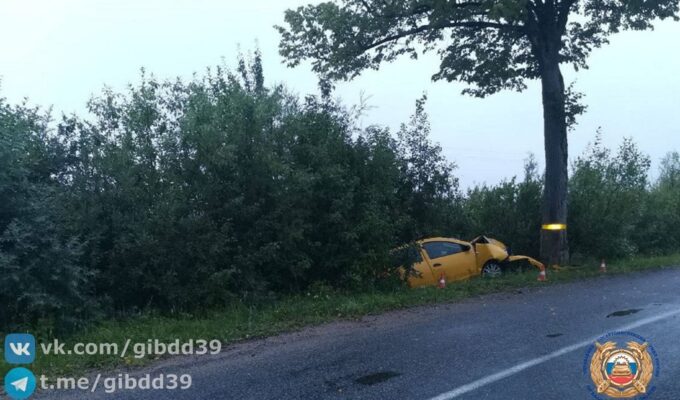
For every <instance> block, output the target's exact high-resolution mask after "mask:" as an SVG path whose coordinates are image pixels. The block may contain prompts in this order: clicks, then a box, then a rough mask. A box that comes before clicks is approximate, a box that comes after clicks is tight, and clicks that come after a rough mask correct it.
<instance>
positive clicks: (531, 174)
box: [465, 155, 543, 257]
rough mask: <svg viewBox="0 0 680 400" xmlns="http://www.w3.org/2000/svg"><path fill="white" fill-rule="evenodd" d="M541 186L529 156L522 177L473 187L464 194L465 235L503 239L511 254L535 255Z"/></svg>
mask: <svg viewBox="0 0 680 400" xmlns="http://www.w3.org/2000/svg"><path fill="white" fill-rule="evenodd" d="M542 192H543V185H542V184H541V177H540V176H539V175H538V166H537V163H536V160H535V158H534V156H533V155H530V157H529V158H528V159H527V161H526V163H525V174H524V179H523V180H522V181H521V182H517V180H516V178H512V179H510V180H506V181H503V182H501V183H499V184H498V185H495V186H487V185H482V186H476V187H474V188H472V189H470V190H468V193H467V199H466V201H465V216H466V218H467V224H468V232H469V236H472V235H478V234H485V235H488V236H490V237H494V238H497V239H499V240H501V241H504V242H505V243H506V244H507V245H510V246H511V249H512V252H513V253H515V254H523V255H529V256H533V257H538V246H537V244H538V241H539V234H540V229H541V215H540V212H539V210H540V207H541V194H542Z"/></svg>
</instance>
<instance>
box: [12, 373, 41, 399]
mask: <svg viewBox="0 0 680 400" xmlns="http://www.w3.org/2000/svg"><path fill="white" fill-rule="evenodd" d="M35 384H36V382H35V375H33V373H32V372H31V371H29V370H27V369H26V368H14V369H13V370H11V371H9V372H8V373H7V375H5V392H7V396H9V398H10V399H13V400H24V399H27V398H29V397H31V395H32V394H33V392H34V391H35Z"/></svg>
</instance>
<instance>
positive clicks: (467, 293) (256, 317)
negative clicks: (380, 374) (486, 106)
mask: <svg viewBox="0 0 680 400" xmlns="http://www.w3.org/2000/svg"><path fill="white" fill-rule="evenodd" d="M598 266H599V264H597V263H589V264H584V265H582V266H578V267H565V268H563V269H562V270H560V271H552V270H551V271H548V279H549V281H548V282H537V281H536V276H537V273H536V272H535V270H534V271H531V272H527V273H518V274H509V275H506V276H504V277H502V278H498V279H492V280H487V279H474V280H472V281H468V282H460V283H453V284H449V285H448V286H447V288H446V289H435V288H425V289H417V290H407V289H396V290H393V291H373V292H359V293H341V292H336V291H330V290H329V291H319V292H317V293H311V292H310V293H306V294H303V295H297V296H293V297H287V298H283V299H280V300H277V301H275V302H271V303H267V304H261V305H258V306H247V305H244V304H235V305H233V306H231V307H228V308H225V309H222V310H219V311H212V312H208V313H205V314H204V315H201V316H200V317H197V316H193V315H177V316H173V317H162V316H157V315H139V316H135V317H129V318H127V319H124V320H116V321H105V322H102V323H99V324H97V325H96V326H93V327H91V328H90V329H88V330H87V331H85V332H81V333H78V334H75V335H72V336H71V337H68V338H59V339H60V341H63V342H64V343H66V346H65V349H69V348H71V347H72V346H73V345H74V344H75V343H116V344H117V345H118V346H119V351H120V349H122V348H123V347H124V343H125V342H126V340H127V339H130V340H131V342H132V343H146V342H147V341H148V340H149V339H158V340H159V341H160V342H166V343H169V342H173V341H174V340H176V339H179V340H180V341H181V342H184V341H188V340H189V339H194V340H196V339H205V340H212V339H218V340H221V341H222V342H224V343H225V344H228V343H233V342H236V341H240V340H245V339H250V338H256V337H264V336H269V335H274V334H277V333H281V332H286V331H291V330H295V329H299V328H301V327H304V326H309V325H315V324H320V323H323V322H328V321H333V320H338V319H352V318H358V317H361V316H364V315H368V314H376V313H381V312H384V311H388V310H395V309H400V308H405V307H411V306H417V305H423V304H435V303H447V302H455V301H458V300H461V299H465V298H469V297H473V296H478V295H482V294H487V293H493V292H502V291H505V290H509V289H514V288H522V287H532V286H539V285H550V284H555V283H562V282H569V281H574V280H578V279H585V278H590V277H595V276H599V275H601V274H600V272H599V269H598ZM666 266H680V254H676V255H672V256H659V257H645V258H633V259H627V260H622V261H617V262H612V263H611V264H610V265H608V272H607V273H608V274H609V275H614V274H622V273H629V272H636V271H642V270H648V269H654V268H661V267H666ZM53 339H54V338H38V342H39V343H41V342H48V341H51V340H53ZM0 351H2V350H0ZM3 359H4V357H3ZM154 360H155V358H153V357H144V358H136V357H135V353H134V351H133V348H132V347H131V348H130V349H129V350H128V354H127V355H126V357H124V358H121V357H120V356H114V355H92V356H89V355H88V356H76V355H60V356H55V355H47V356H46V355H42V354H41V352H40V351H39V352H38V356H37V359H36V362H35V363H34V364H32V366H31V367H30V368H31V369H32V371H33V372H34V373H35V374H36V375H38V374H45V375H48V376H71V375H74V374H82V373H84V372H86V371H88V370H91V369H108V368H114V367H119V366H126V365H127V366H141V365H144V364H148V363H149V362H152V361H154ZM10 368H11V366H9V365H8V364H6V363H4V362H3V363H2V364H1V365H0V374H2V375H4V374H5V373H6V372H7V371H8V370H9V369H10Z"/></svg>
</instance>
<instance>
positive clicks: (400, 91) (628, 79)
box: [0, 0, 680, 187]
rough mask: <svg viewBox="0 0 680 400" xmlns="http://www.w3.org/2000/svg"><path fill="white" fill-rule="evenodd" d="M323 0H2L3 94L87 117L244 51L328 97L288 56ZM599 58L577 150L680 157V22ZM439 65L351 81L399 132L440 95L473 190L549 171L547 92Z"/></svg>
mask: <svg viewBox="0 0 680 400" xmlns="http://www.w3.org/2000/svg"><path fill="white" fill-rule="evenodd" d="M308 2H309V0H250V1H226V0H172V1H168V0H0V37H1V38H2V40H1V41H0V77H2V78H1V79H2V84H1V85H2V86H1V88H0V96H3V97H6V98H7V99H8V100H10V101H12V102H18V101H21V99H23V98H24V97H28V98H29V99H30V101H31V103H34V104H39V105H43V106H50V105H52V106H54V110H55V111H56V112H57V113H60V112H62V111H63V112H67V113H68V112H72V111H76V112H78V113H82V111H83V109H84V105H85V102H86V101H87V99H88V98H89V97H90V96H91V95H92V94H95V93H97V92H99V90H100V89H101V88H102V87H103V85H105V84H106V85H109V86H111V87H113V88H114V89H124V88H125V85H126V83H128V82H135V81H136V80H137V78H138V76H139V69H140V67H145V68H146V69H147V70H148V71H149V72H152V73H154V74H155V75H156V76H157V77H159V78H172V77H175V76H181V77H189V76H191V74H192V73H193V72H199V73H201V72H203V71H204V70H205V68H206V67H208V66H214V65H217V64H221V59H222V57H224V58H225V59H226V62H227V64H230V65H233V60H234V59H235V55H236V53H237V50H238V46H239V44H240V46H241V48H242V49H243V50H245V51H247V50H249V49H252V48H254V47H255V42H256V41H257V42H258V43H259V47H260V49H261V50H262V53H263V55H264V67H265V78H266V79H267V80H268V81H269V82H270V83H272V82H285V83H286V84H287V86H289V87H290V88H292V89H294V90H295V91H297V92H299V93H300V94H305V93H310V92H314V91H315V90H316V78H315V76H314V75H313V74H312V73H311V71H310V68H309V65H302V66H300V67H298V68H296V69H288V68H286V67H285V66H283V65H282V64H281V57H280V56H279V55H278V50H277V46H278V41H279V35H278V33H277V32H276V31H275V30H274V28H273V25H275V24H280V23H282V20H283V12H284V10H285V9H286V8H291V7H296V6H298V5H302V4H306V3H308ZM611 42H612V43H611V44H610V45H608V46H606V47H604V48H602V49H598V50H595V52H594V53H593V55H592V57H591V59H590V69H589V70H585V71H580V72H578V73H576V74H575V73H574V72H573V71H571V70H568V71H566V73H565V75H566V77H567V80H568V81H571V80H573V79H575V78H577V79H578V82H577V89H579V90H580V91H582V92H584V93H585V94H586V96H587V97H586V100H585V101H586V103H587V104H588V106H589V109H588V113H587V114H586V115H585V116H583V117H581V119H580V123H579V126H578V127H577V129H576V130H575V131H574V132H572V133H571V134H570V137H569V139H570V154H571V158H572V159H573V158H574V156H576V155H578V154H580V153H581V152H582V151H583V149H584V148H585V146H586V144H587V143H588V142H589V141H591V140H592V139H593V137H594V135H595V131H596V129H597V127H598V126H601V127H602V128H603V132H604V140H605V143H606V144H608V145H610V146H618V144H619V143H620V142H621V138H622V137H624V136H632V137H634V138H635V140H636V142H637V143H638V144H639V146H640V147H641V148H642V150H643V151H645V152H646V153H648V154H649V155H650V156H651V157H652V159H653V161H654V164H653V165H654V168H656V166H657V165H658V160H659V158H661V157H662V156H663V155H664V154H665V153H666V152H668V151H671V150H679V149H680V23H674V22H664V23H658V24H657V29H656V30H655V31H650V32H624V33H621V34H619V35H618V36H614V37H612V40H611ZM437 66H438V60H437V59H436V58H435V56H434V55H433V56H430V57H424V58H421V59H420V60H418V61H413V60H409V59H402V60H399V61H397V62H395V63H393V64H390V65H385V66H384V67H383V68H382V69H381V70H380V71H377V72H376V71H368V72H366V73H364V74H363V75H362V76H361V77H360V78H359V79H356V80H354V81H352V82H349V83H341V84H339V85H338V91H337V92H336V94H337V95H339V96H341V97H342V98H343V99H344V102H345V103H346V104H354V103H358V102H359V99H360V96H361V93H362V92H364V93H365V94H366V95H368V96H370V100H369V104H370V105H372V106H374V108H373V109H371V110H370V111H369V112H368V114H367V115H366V116H365V117H364V119H363V123H364V124H365V125H368V124H373V123H377V124H382V125H388V126H391V127H392V128H394V129H396V128H397V126H398V125H399V123H401V122H404V121H406V120H407V118H408V116H409V115H410V113H411V112H412V111H413V108H414V101H415V99H416V98H418V97H419V96H420V95H421V93H423V92H424V91H425V92H427V93H428V96H429V102H428V106H427V110H428V112H429V113H430V116H431V121H432V137H433V139H434V140H436V141H438V142H440V143H441V145H442V147H443V148H444V152H445V154H446V156H447V157H448V158H449V159H450V160H453V161H455V162H456V163H457V164H458V165H459V169H458V171H457V175H458V176H459V177H460V178H461V183H462V185H463V186H464V187H466V186H469V185H471V184H473V183H481V182H487V183H496V182H498V181H500V180H501V179H502V178H504V177H511V176H512V175H521V173H522V160H523V159H524V158H525V157H526V155H527V153H529V152H533V153H535V154H536V155H537V157H538V158H539V160H541V161H542V157H543V137H542V122H541V107H540V104H541V103H540V90H539V87H538V85H537V84H536V83H534V84H532V85H531V86H530V88H529V89H528V90H527V91H525V92H523V93H519V94H518V93H511V92H505V93H501V94H497V95H494V96H491V97H489V98H486V99H474V98H470V97H466V96H462V95H460V91H461V89H462V88H463V87H464V86H463V85H461V84H456V83H454V84H450V83H444V82H439V83H433V82H431V81H430V76H431V75H432V74H433V73H434V72H436V70H437Z"/></svg>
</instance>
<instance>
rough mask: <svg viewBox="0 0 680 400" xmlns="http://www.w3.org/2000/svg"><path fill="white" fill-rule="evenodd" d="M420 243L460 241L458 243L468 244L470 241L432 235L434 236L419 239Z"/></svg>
mask: <svg viewBox="0 0 680 400" xmlns="http://www.w3.org/2000/svg"><path fill="white" fill-rule="evenodd" d="M419 242H420V243H430V242H453V243H458V244H467V245H469V244H470V242H466V241H464V240H460V239H454V238H447V237H432V238H426V239H421V240H419Z"/></svg>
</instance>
